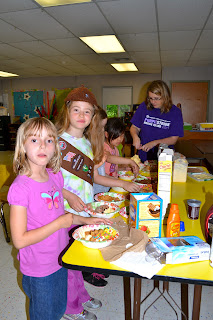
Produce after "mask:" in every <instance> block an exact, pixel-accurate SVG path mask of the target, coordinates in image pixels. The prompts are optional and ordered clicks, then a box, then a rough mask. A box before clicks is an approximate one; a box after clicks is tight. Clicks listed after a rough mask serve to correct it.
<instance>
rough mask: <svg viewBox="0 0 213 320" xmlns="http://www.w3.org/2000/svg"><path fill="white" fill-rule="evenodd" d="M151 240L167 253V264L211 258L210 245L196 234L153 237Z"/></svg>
mask: <svg viewBox="0 0 213 320" xmlns="http://www.w3.org/2000/svg"><path fill="white" fill-rule="evenodd" d="M151 241H152V243H153V244H154V245H155V246H156V247H157V248H158V249H159V250H160V251H161V252H163V253H164V254H165V263H166V264H176V263H187V262H193V261H203V260H209V254H210V245H209V244H208V243H206V242H205V241H203V240H201V239H200V238H198V237H195V236H186V237H175V238H152V239H151Z"/></svg>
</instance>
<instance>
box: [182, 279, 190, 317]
mask: <svg viewBox="0 0 213 320" xmlns="http://www.w3.org/2000/svg"><path fill="white" fill-rule="evenodd" d="M188 299H189V298H188V284H187V283H181V310H182V311H183V312H184V313H185V315H186V318H187V319H189V311H188V310H189V306H188ZM181 319H182V320H185V318H184V316H183V314H181Z"/></svg>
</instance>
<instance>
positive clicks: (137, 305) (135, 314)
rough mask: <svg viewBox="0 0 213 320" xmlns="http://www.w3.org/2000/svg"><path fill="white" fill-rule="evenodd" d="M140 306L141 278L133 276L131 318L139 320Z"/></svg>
mask: <svg viewBox="0 0 213 320" xmlns="http://www.w3.org/2000/svg"><path fill="white" fill-rule="evenodd" d="M140 307H141V278H135V280H134V307H133V320H140Z"/></svg>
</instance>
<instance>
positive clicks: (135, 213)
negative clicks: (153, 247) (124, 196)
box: [129, 192, 163, 237]
mask: <svg viewBox="0 0 213 320" xmlns="http://www.w3.org/2000/svg"><path fill="white" fill-rule="evenodd" d="M162 206H163V202H162V199H161V198H160V197H159V196H158V195H157V194H156V193H154V192H148V193H131V194H130V207H129V224H130V226H131V227H133V228H136V229H140V230H143V231H144V232H146V233H147V234H148V236H149V237H160V236H161V227H162Z"/></svg>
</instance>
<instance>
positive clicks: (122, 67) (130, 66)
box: [111, 63, 138, 72]
mask: <svg viewBox="0 0 213 320" xmlns="http://www.w3.org/2000/svg"><path fill="white" fill-rule="evenodd" d="M111 66H113V68H115V69H116V70H117V71H120V72H122V71H138V69H137V67H136V65H135V64H134V63H111Z"/></svg>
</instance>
